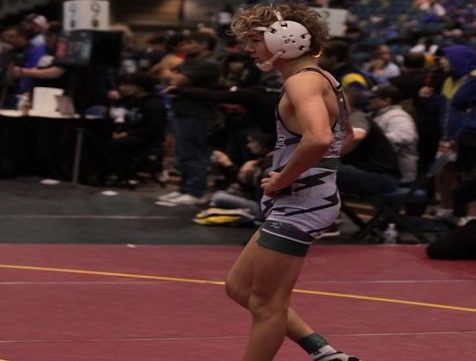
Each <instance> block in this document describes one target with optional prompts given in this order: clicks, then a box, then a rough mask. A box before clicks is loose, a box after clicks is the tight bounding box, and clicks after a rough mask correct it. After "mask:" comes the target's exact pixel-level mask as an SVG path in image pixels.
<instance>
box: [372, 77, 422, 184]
mask: <svg viewBox="0 0 476 361" xmlns="http://www.w3.org/2000/svg"><path fill="white" fill-rule="evenodd" d="M400 100H401V94H400V92H399V90H398V89H397V88H396V87H394V86H393V85H383V86H379V87H377V88H376V89H375V90H374V91H373V95H372V98H371V100H370V108H371V109H372V110H373V111H374V120H375V122H376V123H377V124H378V125H379V126H380V128H381V129H382V130H383V133H384V134H385V136H386V137H387V138H388V139H389V140H390V143H391V144H392V146H393V149H394V150H395V152H396V154H397V158H398V163H399V168H400V172H401V174H402V177H401V179H400V183H401V184H409V183H412V182H414V181H415V180H416V178H417V173H418V172H417V171H418V151H417V147H418V133H417V130H416V126H415V121H414V120H413V118H412V117H411V115H410V114H408V113H407V112H406V111H404V110H403V108H402V106H401V105H400V104H399V102H400Z"/></svg>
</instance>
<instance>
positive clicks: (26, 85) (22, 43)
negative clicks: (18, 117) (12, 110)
mask: <svg viewBox="0 0 476 361" xmlns="http://www.w3.org/2000/svg"><path fill="white" fill-rule="evenodd" d="M2 35H3V39H4V40H5V41H6V42H7V43H9V44H10V45H11V46H12V47H13V51H14V54H13V57H14V59H15V60H14V61H13V62H14V64H15V65H16V66H19V67H22V68H26V69H31V68H35V67H36V66H37V65H38V63H39V61H40V59H41V58H42V57H43V56H44V55H46V54H47V47H46V45H45V44H42V45H36V44H32V43H31V42H30V38H29V33H28V31H27V30H26V29H25V28H23V27H21V26H12V27H10V28H7V29H6V30H5V31H4V32H3V34H2ZM32 86H33V82H32V79H31V78H29V77H25V78H21V79H20V80H19V81H18V83H17V84H16V89H15V91H14V93H15V94H17V95H23V94H30V93H31V91H32ZM7 104H8V105H9V106H10V107H14V106H15V100H14V99H10V101H9V102H8V103H7Z"/></svg>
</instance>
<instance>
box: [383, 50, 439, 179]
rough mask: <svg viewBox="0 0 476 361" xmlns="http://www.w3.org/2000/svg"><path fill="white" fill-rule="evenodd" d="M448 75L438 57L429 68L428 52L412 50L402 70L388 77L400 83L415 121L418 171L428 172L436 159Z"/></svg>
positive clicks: (404, 102)
mask: <svg viewBox="0 0 476 361" xmlns="http://www.w3.org/2000/svg"><path fill="white" fill-rule="evenodd" d="M435 59H437V58H435ZM445 76H446V73H445V71H444V70H443V68H442V67H441V66H440V61H439V60H436V61H435V62H434V64H433V65H432V66H431V67H430V68H427V67H425V55H424V54H423V53H416V52H411V53H408V54H405V56H404V62H403V69H402V74H401V75H400V76H397V77H394V78H390V79H389V82H390V84H392V85H394V86H395V87H397V88H398V90H399V91H400V93H401V94H402V98H403V100H404V101H403V103H402V106H403V108H404V109H405V110H406V111H407V112H408V113H410V114H411V115H412V116H413V118H414V119H415V122H416V126H417V131H418V138H419V142H418V158H419V163H418V173H419V174H423V173H424V172H426V171H427V170H428V167H429V166H430V164H431V163H432V162H433V160H434V159H435V156H436V150H437V148H438V143H439V141H440V139H441V127H440V123H439V119H440V117H441V115H440V114H441V112H442V109H443V99H442V97H441V88H442V86H443V81H444V79H445ZM422 88H423V90H422V91H420V90H421V89H422Z"/></svg>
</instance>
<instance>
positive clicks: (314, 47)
mask: <svg viewBox="0 0 476 361" xmlns="http://www.w3.org/2000/svg"><path fill="white" fill-rule="evenodd" d="M276 11H278V12H279V13H280V14H281V16H282V17H283V19H284V20H289V21H295V22H298V23H300V24H302V25H304V27H305V28H306V29H307V30H308V31H309V34H311V46H310V50H309V52H310V53H311V54H313V55H318V54H319V53H320V52H321V49H322V48H323V47H324V44H325V42H326V41H327V40H328V39H329V31H328V28H327V25H326V24H325V23H324V22H323V21H322V20H321V18H320V16H319V13H318V12H317V11H315V10H313V9H311V8H309V7H307V6H305V5H301V4H279V5H276V6H273V5H267V4H258V5H255V6H253V7H250V8H243V9H239V10H238V11H237V12H236V14H235V15H234V17H233V21H232V23H231V31H232V34H233V35H235V36H236V37H237V38H238V39H241V38H244V37H246V36H247V34H248V33H249V32H250V31H253V29H254V28H256V27H257V26H269V25H271V24H273V23H274V22H276V21H277V20H278V19H277V17H276V13H275V12H276Z"/></svg>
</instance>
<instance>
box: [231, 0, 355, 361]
mask: <svg viewBox="0 0 476 361" xmlns="http://www.w3.org/2000/svg"><path fill="white" fill-rule="evenodd" d="M231 30H232V31H233V33H234V34H235V35H236V36H237V37H238V38H240V39H241V40H243V41H244V49H245V51H246V52H247V53H248V54H250V56H251V57H252V58H253V59H254V60H255V61H256V63H257V65H258V67H259V68H260V69H261V70H262V71H265V72H267V71H271V70H273V69H275V70H277V71H278V72H279V74H280V75H281V77H282V78H283V80H284V86H283V89H282V94H281V97H280V99H279V102H278V104H277V109H276V130H277V142H276V145H275V149H274V153H273V164H272V169H273V171H271V172H270V173H269V174H268V175H267V176H264V177H263V179H262V181H261V189H262V190H263V193H264V195H263V197H262V200H261V206H262V211H263V214H264V216H265V221H264V223H263V225H262V226H261V227H260V229H259V230H258V231H257V232H256V233H255V234H254V235H253V236H252V238H251V239H250V240H249V242H248V243H247V245H246V248H245V249H244V250H243V252H242V253H241V255H240V256H239V258H238V260H237V261H236V262H235V264H234V265H233V267H232V269H231V270H230V272H229V274H228V276H227V279H226V292H227V294H228V296H229V297H230V298H231V299H233V300H234V301H235V302H237V303H238V304H239V305H241V306H243V307H245V308H246V309H247V310H248V311H249V312H250V314H251V316H252V329H251V333H250V337H249V339H248V344H247V346H246V349H245V353H244V356H243V358H242V360H243V361H257V360H259V361H271V360H273V359H274V357H275V355H276V353H277V352H278V350H279V348H280V346H281V344H282V342H283V341H284V338H285V337H286V336H287V337H289V338H290V339H291V340H292V341H294V342H296V343H297V344H298V345H299V346H300V347H301V348H302V349H303V350H304V351H305V352H306V353H308V355H309V357H310V359H311V360H313V361H331V360H333V361H358V359H357V358H356V357H353V356H349V355H347V354H345V353H343V352H339V351H337V350H336V349H335V348H334V347H332V346H331V345H330V344H329V342H328V341H327V340H326V339H325V338H324V337H323V336H321V335H319V334H317V333H316V332H315V331H314V330H313V329H312V328H311V326H309V325H308V324H307V323H305V321H304V320H303V319H302V318H301V317H300V316H299V315H298V314H297V313H296V312H295V311H294V310H293V309H292V308H291V307H290V301H291V295H292V290H293V288H294V286H295V284H296V281H297V279H298V277H299V274H300V272H301V269H302V266H303V263H304V259H305V256H306V254H307V252H308V250H309V247H310V246H311V244H312V243H313V242H314V240H315V238H316V237H318V236H319V235H320V233H321V232H322V230H323V229H326V228H328V227H329V226H330V225H332V224H333V223H334V222H335V219H336V218H337V216H338V214H339V211H340V198H339V195H338V190H337V186H336V173H337V168H338V164H339V157H340V152H341V148H342V147H343V145H344V144H347V143H348V142H350V141H351V138H352V129H351V126H350V123H349V121H348V117H347V115H348V109H347V107H346V101H345V97H344V94H343V90H342V87H341V86H340V84H339V83H338V82H337V81H336V79H335V78H334V77H333V76H332V75H330V73H328V72H326V71H324V70H322V69H321V68H320V67H318V66H317V64H316V56H317V54H319V53H320V51H321V49H322V47H323V45H324V43H325V42H326V40H327V39H328V31H327V27H326V26H325V24H324V23H323V22H321V20H320V18H319V16H318V14H317V13H316V12H315V11H314V10H312V9H311V8H309V7H306V6H305V5H301V4H279V5H275V6H273V5H268V4H261V5H256V6H254V7H251V8H247V9H240V10H239V11H238V12H237V13H236V14H235V16H234V18H233V21H232V24H231Z"/></svg>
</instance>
